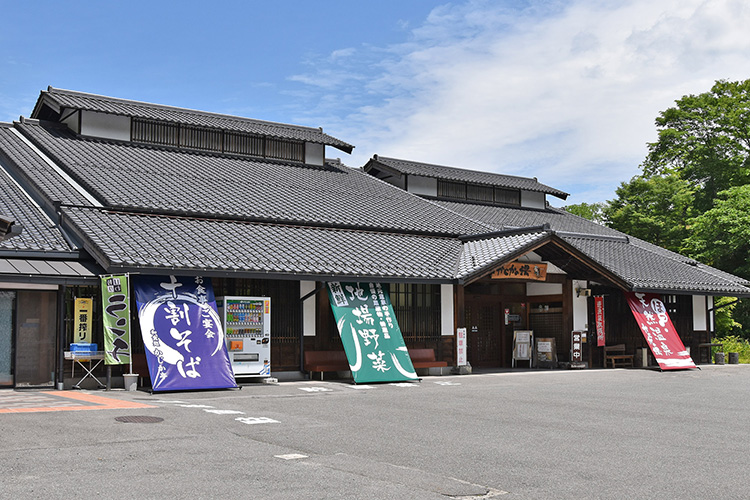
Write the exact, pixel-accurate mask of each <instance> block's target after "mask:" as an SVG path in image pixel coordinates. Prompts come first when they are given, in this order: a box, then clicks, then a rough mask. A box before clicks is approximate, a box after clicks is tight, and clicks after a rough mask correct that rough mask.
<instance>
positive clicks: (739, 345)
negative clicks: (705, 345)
mask: <svg viewBox="0 0 750 500" xmlns="http://www.w3.org/2000/svg"><path fill="white" fill-rule="evenodd" d="M713 342H719V343H722V344H724V348H723V349H722V350H723V351H724V354H725V355H726V357H727V360H728V358H729V353H730V352H737V353H739V354H740V363H750V342H748V341H747V340H745V339H743V338H741V337H739V336H737V335H728V336H726V337H721V338H717V339H714V340H713ZM718 350H719V348H718V347H714V348H712V349H711V356H712V357H713V355H714V353H716V352H717V351H718Z"/></svg>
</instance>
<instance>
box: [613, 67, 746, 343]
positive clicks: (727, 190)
mask: <svg viewBox="0 0 750 500" xmlns="http://www.w3.org/2000/svg"><path fill="white" fill-rule="evenodd" d="M656 126H657V130H658V134H659V135H658V139H657V141H656V142H654V143H651V144H649V145H648V148H649V151H648V155H647V157H646V159H645V160H644V162H643V164H642V165H641V167H642V169H643V174H642V175H640V176H636V177H634V178H633V179H631V180H630V181H629V182H626V183H623V184H622V185H621V186H620V188H618V189H617V191H616V195H617V198H615V199H614V200H611V201H610V202H609V205H608V207H607V208H606V209H605V210H604V217H605V219H606V220H607V223H608V225H610V226H611V227H613V228H615V229H618V230H621V231H623V232H626V233H628V234H631V235H633V236H637V237H639V238H642V239H644V240H647V241H649V242H651V243H654V244H657V245H660V246H663V247H665V248H668V249H670V250H673V251H676V252H680V253H683V254H686V255H689V256H690V257H693V258H695V259H697V260H699V261H701V262H704V263H706V264H709V265H711V266H713V267H716V268H718V269H722V270H724V271H727V272H729V273H732V274H735V275H738V276H741V277H743V278H745V279H750V80H745V81H739V82H729V81H724V80H720V81H717V82H716V83H715V84H714V85H713V87H712V88H711V90H710V91H708V92H705V93H702V94H698V95H687V96H684V97H682V98H681V99H679V100H677V101H675V106H673V107H671V108H668V109H666V110H665V111H662V112H661V113H660V114H659V116H658V117H657V118H656ZM717 300H719V299H717ZM716 319H717V332H718V333H720V334H723V335H727V334H738V333H739V334H740V335H742V336H743V337H745V338H750V299H743V300H742V301H740V302H739V303H738V304H736V306H731V307H727V308H724V309H719V310H718V311H717V317H716Z"/></svg>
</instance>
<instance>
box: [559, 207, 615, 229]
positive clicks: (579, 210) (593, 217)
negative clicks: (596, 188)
mask: <svg viewBox="0 0 750 500" xmlns="http://www.w3.org/2000/svg"><path fill="white" fill-rule="evenodd" d="M606 206H607V204H606V203H603V202H598V203H578V204H572V205H566V206H565V207H563V208H564V209H565V210H567V211H568V212H569V213H571V214H574V215H577V216H579V217H583V218H584V219H588V220H590V221H594V222H596V223H597V224H605V223H606V222H607V221H606V218H605V216H604V209H605V208H606Z"/></svg>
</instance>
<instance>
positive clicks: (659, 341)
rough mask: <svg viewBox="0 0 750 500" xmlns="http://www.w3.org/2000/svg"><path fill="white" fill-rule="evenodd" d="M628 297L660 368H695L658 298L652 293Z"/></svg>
mask: <svg viewBox="0 0 750 500" xmlns="http://www.w3.org/2000/svg"><path fill="white" fill-rule="evenodd" d="M625 297H626V298H627V299H628V305H629V306H630V310H631V311H633V316H635V320H636V321H637V322H638V325H639V326H640V327H641V332H642V333H643V336H644V337H645V338H646V342H648V346H649V347H650V348H651V352H652V353H653V354H654V358H656V362H657V363H659V366H660V367H661V369H662V370H680V369H683V368H695V363H693V360H692V359H691V358H690V354H688V352H687V350H686V349H685V346H684V345H683V344H682V340H681V339H680V336H679V335H678V334H677V330H675V328H674V325H673V324H672V320H671V319H670V318H669V314H667V308H666V307H664V303H663V302H662V301H661V299H659V296H658V295H656V294H653V293H633V292H625Z"/></svg>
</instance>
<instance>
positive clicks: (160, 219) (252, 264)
mask: <svg viewBox="0 0 750 500" xmlns="http://www.w3.org/2000/svg"><path fill="white" fill-rule="evenodd" d="M63 216H64V221H65V223H66V224H69V225H71V226H72V227H73V228H74V231H75V232H76V233H77V234H78V236H79V237H81V238H82V239H83V240H84V241H85V242H86V243H85V246H86V247H87V250H88V249H90V250H91V253H92V254H93V255H94V256H95V257H97V260H98V261H99V263H100V264H101V265H102V266H103V267H105V269H106V270H107V271H109V272H112V271H118V270H123V269H124V270H131V271H132V270H136V269H138V268H143V269H150V270H152V271H154V270H172V271H174V270H175V269H178V270H180V271H183V272H191V271H194V272H210V273H213V274H221V273H227V274H231V275H233V276H237V277H241V276H245V277H247V276H256V277H257V276H269V275H282V276H283V275H288V276H290V277H292V276H297V277H300V276H331V277H332V276H336V277H345V276H356V277H363V278H383V279H410V280H416V281H419V280H423V281H434V280H443V281H446V280H449V279H451V278H452V276H453V273H454V267H455V263H456V262H457V260H458V258H459V254H460V252H461V243H460V242H459V240H458V239H455V238H439V237H427V236H415V235H406V234H394V233H384V232H367V231H357V230H349V229H324V228H312V227H299V226H283V225H273V224H257V223H245V222H230V221H218V220H198V219H190V218H179V217H167V216H148V215H135V214H123V213H114V212H107V211H105V210H100V209H93V208H63Z"/></svg>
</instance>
